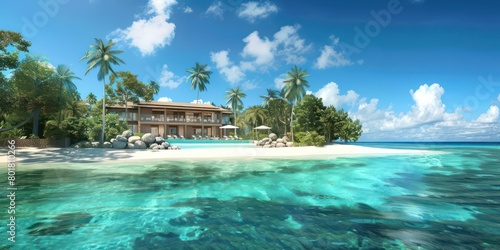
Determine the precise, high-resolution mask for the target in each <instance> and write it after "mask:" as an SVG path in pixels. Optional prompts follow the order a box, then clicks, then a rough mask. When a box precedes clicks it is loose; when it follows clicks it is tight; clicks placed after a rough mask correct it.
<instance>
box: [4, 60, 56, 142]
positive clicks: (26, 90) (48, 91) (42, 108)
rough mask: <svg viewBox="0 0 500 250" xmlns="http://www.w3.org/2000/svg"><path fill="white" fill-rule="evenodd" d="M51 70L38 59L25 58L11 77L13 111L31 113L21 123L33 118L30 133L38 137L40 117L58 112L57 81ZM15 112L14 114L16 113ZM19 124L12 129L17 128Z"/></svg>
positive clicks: (44, 62) (45, 63)
mask: <svg viewBox="0 0 500 250" xmlns="http://www.w3.org/2000/svg"><path fill="white" fill-rule="evenodd" d="M53 76H54V70H53V68H52V67H51V66H50V65H49V64H48V63H47V62H46V61H44V60H43V59H41V58H40V57H32V56H27V57H26V58H25V59H23V60H22V61H21V63H20V65H19V68H17V69H16V70H14V72H13V75H12V77H11V79H10V80H11V81H12V84H13V86H14V88H15V90H14V92H15V94H14V95H15V99H16V103H15V104H14V106H13V110H16V111H17V112H23V111H24V112H25V111H26V110H30V111H32V116H30V117H28V119H27V120H25V121H24V122H23V123H27V122H28V121H29V120H30V118H31V117H32V118H33V129H32V133H33V134H34V135H35V136H39V122H40V115H41V114H44V115H49V114H54V113H56V112H57V111H58V107H59V105H58V102H57V97H58V96H59V95H58V91H57V90H58V87H59V84H58V82H57V80H56V79H55V78H54V77H53ZM17 112H16V113H17ZM19 125H20V124H18V125H17V126H14V127H16V128H17V127H19Z"/></svg>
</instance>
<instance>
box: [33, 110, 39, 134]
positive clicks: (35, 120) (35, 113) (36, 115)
mask: <svg viewBox="0 0 500 250" xmlns="http://www.w3.org/2000/svg"><path fill="white" fill-rule="evenodd" d="M39 120H40V108H36V109H35V111H33V134H34V135H35V136H39V132H38V122H39Z"/></svg>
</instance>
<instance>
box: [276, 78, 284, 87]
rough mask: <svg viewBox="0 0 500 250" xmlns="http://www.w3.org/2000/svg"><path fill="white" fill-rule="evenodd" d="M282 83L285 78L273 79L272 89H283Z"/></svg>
mask: <svg viewBox="0 0 500 250" xmlns="http://www.w3.org/2000/svg"><path fill="white" fill-rule="evenodd" d="M283 81H285V78H282V77H276V78H274V87H276V88H277V89H278V90H281V89H283V87H285V83H284V82H283Z"/></svg>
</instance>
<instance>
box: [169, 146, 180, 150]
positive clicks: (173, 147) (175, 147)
mask: <svg viewBox="0 0 500 250" xmlns="http://www.w3.org/2000/svg"><path fill="white" fill-rule="evenodd" d="M171 148H172V150H178V149H180V148H179V146H172V147H171Z"/></svg>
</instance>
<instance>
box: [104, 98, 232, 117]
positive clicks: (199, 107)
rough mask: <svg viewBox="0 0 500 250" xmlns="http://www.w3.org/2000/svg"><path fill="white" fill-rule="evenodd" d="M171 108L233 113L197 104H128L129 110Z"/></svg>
mask: <svg viewBox="0 0 500 250" xmlns="http://www.w3.org/2000/svg"><path fill="white" fill-rule="evenodd" d="M139 106H140V107H141V108H171V109H182V110H203V111H219V112H222V113H228V114H230V113H231V111H229V110H227V109H224V108H221V107H217V106H212V105H211V104H196V103H182V102H154V101H153V102H144V101H141V102H139V104H135V103H133V102H128V107H129V108H137V107H139ZM106 107H107V108H125V105H120V104H113V105H110V106H106Z"/></svg>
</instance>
